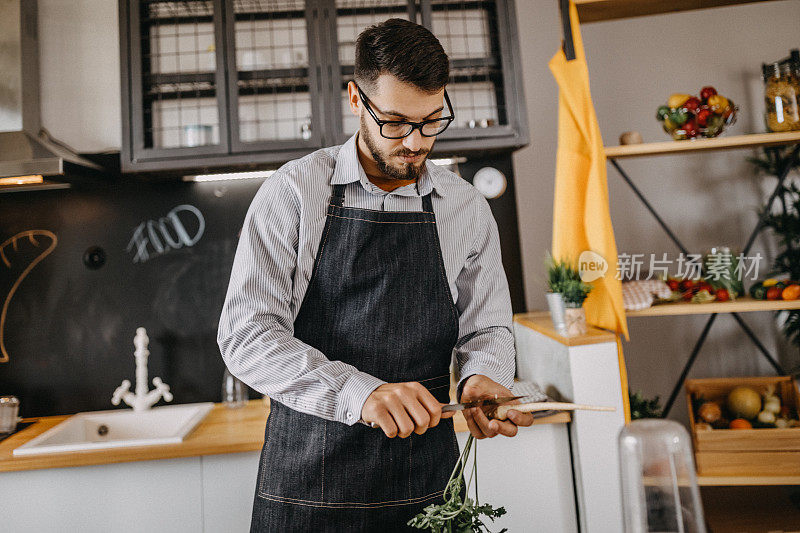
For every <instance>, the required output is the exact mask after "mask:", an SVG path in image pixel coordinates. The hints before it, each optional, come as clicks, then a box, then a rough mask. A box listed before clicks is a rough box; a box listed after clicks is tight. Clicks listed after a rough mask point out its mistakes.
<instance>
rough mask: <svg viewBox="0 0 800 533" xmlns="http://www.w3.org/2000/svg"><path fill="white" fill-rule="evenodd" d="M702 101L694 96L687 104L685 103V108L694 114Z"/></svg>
mask: <svg viewBox="0 0 800 533" xmlns="http://www.w3.org/2000/svg"><path fill="white" fill-rule="evenodd" d="M700 103H701V102H700V99H699V98H697V97H696V96H692V97H691V98H689V99H688V100H686V102H684V104H683V107H685V108H686V110H687V111H689V112H691V113H694V112H696V111H697V108H698V107H700Z"/></svg>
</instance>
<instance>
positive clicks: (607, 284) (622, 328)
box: [549, 1, 630, 422]
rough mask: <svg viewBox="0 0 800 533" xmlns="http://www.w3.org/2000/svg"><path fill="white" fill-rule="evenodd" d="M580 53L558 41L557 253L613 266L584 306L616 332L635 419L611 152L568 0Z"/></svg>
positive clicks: (553, 63) (592, 318)
mask: <svg viewBox="0 0 800 533" xmlns="http://www.w3.org/2000/svg"><path fill="white" fill-rule="evenodd" d="M569 18H570V22H571V26H572V39H573V43H574V47H575V59H573V60H571V61H568V60H567V58H566V56H565V55H564V51H563V49H562V48H561V47H559V49H558V51H557V52H556V54H555V55H554V56H553V58H552V59H551V60H550V63H549V66H550V71H551V72H552V73H553V76H554V77H555V79H556V82H557V83H558V87H559V92H558V151H557V154H556V183H555V200H554V204H553V248H552V255H553V257H554V258H556V259H571V260H577V259H578V258H579V256H580V254H581V253H582V252H584V251H592V252H595V253H597V254H599V255H600V256H602V258H603V259H605V262H606V264H607V265H608V269H607V270H606V272H605V274H603V275H602V276H601V277H600V278H599V279H596V280H594V281H592V285H593V286H594V288H593V289H592V292H590V293H589V296H588V298H587V299H586V302H585V303H584V307H585V309H586V321H587V323H589V324H592V325H594V326H597V327H601V328H606V329H609V330H612V331H614V332H615V333H617V335H616V339H617V354H618V361H619V370H620V381H621V384H622V405H623V407H624V411H625V421H626V422H628V421H630V405H629V402H628V377H627V372H626V371H625V359H624V356H623V354H622V342H621V340H620V335H625V339H626V340H630V339H629V336H628V324H627V322H626V319H625V309H624V306H623V302H622V286H621V285H622V284H621V281H620V280H619V279H617V277H616V273H617V245H616V242H615V240H614V230H613V228H612V226H611V214H610V212H609V205H608V184H607V182H606V156H605V150H604V148H603V138H602V136H601V135H600V126H599V125H598V123H597V116H596V115H595V111H594V106H593V105H592V97H591V93H590V91H589V70H588V68H587V65H586V56H585V55H584V50H583V40H582V39H581V32H580V26H579V22H578V13H577V10H576V8H575V4H574V2H572V1H570V2H569Z"/></svg>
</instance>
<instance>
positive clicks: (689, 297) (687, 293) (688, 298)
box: [681, 289, 695, 302]
mask: <svg viewBox="0 0 800 533" xmlns="http://www.w3.org/2000/svg"><path fill="white" fill-rule="evenodd" d="M694 293H695V291H694V290H692V289H689V290H688V291H683V294H681V298H682V299H683V300H684V301H686V302H690V301H691V300H692V297H694Z"/></svg>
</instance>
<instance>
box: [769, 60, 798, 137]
mask: <svg viewBox="0 0 800 533" xmlns="http://www.w3.org/2000/svg"><path fill="white" fill-rule="evenodd" d="M764 97H765V103H766V112H765V116H764V118H765V119H766V124H767V129H768V130H769V131H792V130H800V107H799V106H798V103H800V81H798V78H797V74H796V73H795V69H794V65H793V62H789V61H787V62H785V63H773V64H771V65H767V66H766V68H765V69H764Z"/></svg>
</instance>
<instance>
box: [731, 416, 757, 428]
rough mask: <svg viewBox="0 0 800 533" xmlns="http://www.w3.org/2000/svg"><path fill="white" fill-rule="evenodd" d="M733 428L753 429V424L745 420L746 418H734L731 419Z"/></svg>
mask: <svg viewBox="0 0 800 533" xmlns="http://www.w3.org/2000/svg"><path fill="white" fill-rule="evenodd" d="M730 428H731V429H753V424H751V423H750V422H748V421H747V420H745V419H744V418H734V419H733V420H731V425H730Z"/></svg>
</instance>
